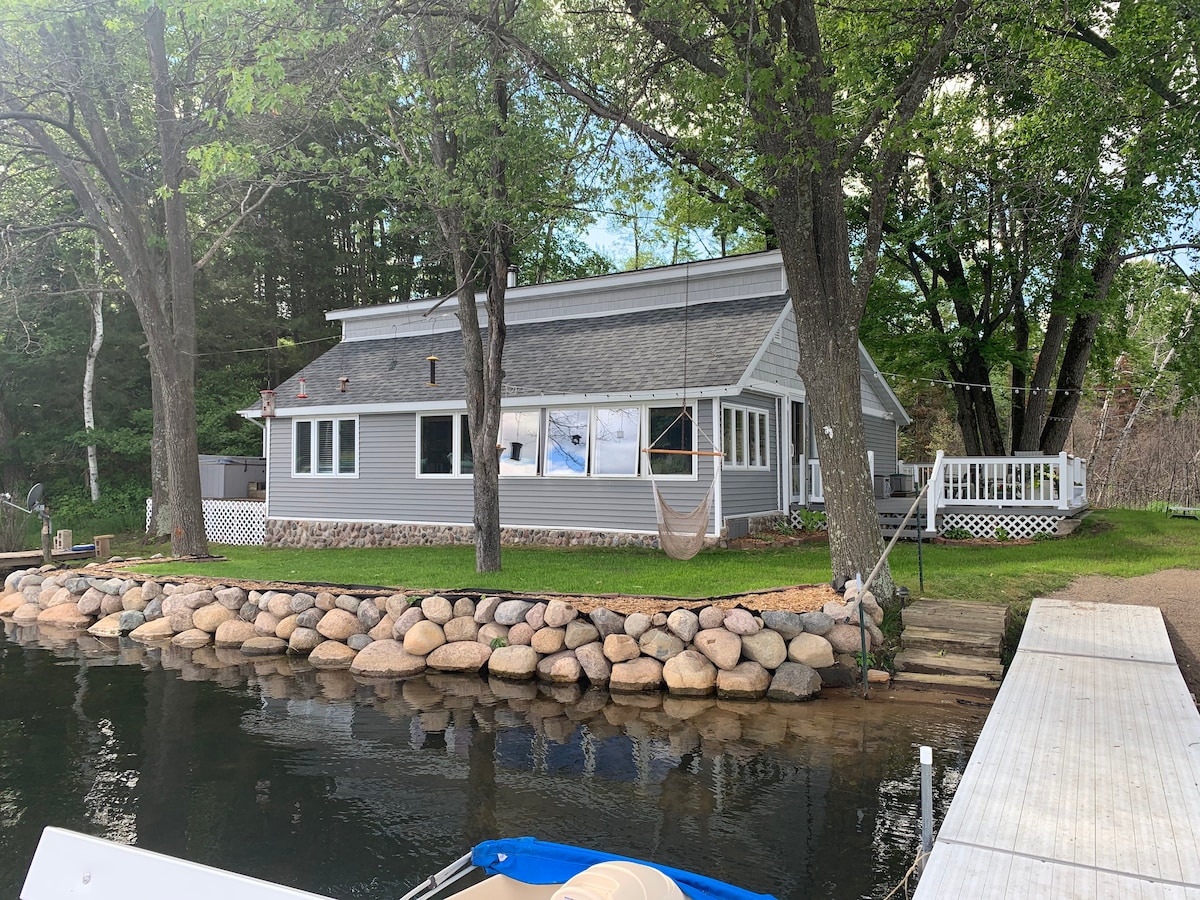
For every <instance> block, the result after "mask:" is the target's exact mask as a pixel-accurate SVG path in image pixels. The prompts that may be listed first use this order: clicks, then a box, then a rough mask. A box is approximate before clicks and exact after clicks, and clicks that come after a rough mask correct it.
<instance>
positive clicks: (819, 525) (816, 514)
mask: <svg viewBox="0 0 1200 900" xmlns="http://www.w3.org/2000/svg"><path fill="white" fill-rule="evenodd" d="M799 513H800V527H801V528H802V529H803V530H804V531H824V530H825V529H826V528H828V527H829V518H828V517H827V516H826V515H825V513H824V512H821V511H820V510H816V509H801V510H800V511H799Z"/></svg>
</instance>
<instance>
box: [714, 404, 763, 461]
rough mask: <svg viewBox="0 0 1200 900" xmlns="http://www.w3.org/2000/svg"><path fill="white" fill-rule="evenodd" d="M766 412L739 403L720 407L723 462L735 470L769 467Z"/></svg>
mask: <svg viewBox="0 0 1200 900" xmlns="http://www.w3.org/2000/svg"><path fill="white" fill-rule="evenodd" d="M767 424H768V419H767V413H766V412H764V411H763V410H759V409H748V408H746V407H742V406H724V407H722V409H721V438H722V443H723V447H724V452H725V465H726V466H727V467H729V468H735V469H768V468H770V465H771V464H770V459H771V456H770V453H769V447H768V444H769V439H768V437H767V434H768V431H767Z"/></svg>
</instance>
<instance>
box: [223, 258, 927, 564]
mask: <svg viewBox="0 0 1200 900" xmlns="http://www.w3.org/2000/svg"><path fill="white" fill-rule="evenodd" d="M480 307H481V312H482V307H483V301H482V298H481V301H480ZM456 308H457V305H456V303H455V301H454V300H453V298H452V299H450V300H444V301H434V300H425V301H416V302H412V303H404V304H391V305H386V306H377V307H367V308H359V309H349V310H341V311H336V312H331V313H328V314H327V316H328V318H329V319H330V320H333V321H338V322H341V324H342V340H341V342H340V343H338V344H337V345H336V346H335V347H333V348H332V349H330V350H329V351H328V352H327V353H325V354H324V355H323V356H321V357H320V358H318V359H317V360H316V361H314V362H313V363H312V364H311V365H309V366H307V367H306V368H304V369H303V370H302V371H301V372H299V373H298V374H297V375H296V376H294V377H293V378H290V379H289V380H288V381H286V382H284V383H283V384H282V385H280V386H279V387H278V388H276V390H275V392H274V395H273V396H272V395H268V396H269V397H270V399H271V400H272V401H273V405H274V409H273V415H269V414H268V415H267V416H264V415H263V413H264V410H263V408H262V407H261V406H258V407H255V408H253V409H247V410H244V411H243V414H244V415H246V416H249V417H253V418H258V417H263V421H264V445H265V448H266V449H265V455H266V458H267V467H266V484H267V500H266V503H267V508H266V519H267V522H266V543H267V545H268V546H296V547H329V546H395V545H403V544H414V543H451V542H456V541H470V540H472V526H471V521H472V485H471V478H472V457H471V446H470V440H469V432H468V426H467V415H466V405H465V402H464V399H463V398H464V396H465V387H464V374H463V351H462V341H461V336H460V334H459V328H458V319H457V318H456V316H455V312H456ZM506 319H507V323H508V335H507V342H506V347H505V354H504V371H505V377H504V399H503V402H502V417H501V424H500V437H499V441H498V444H499V447H498V452H499V453H500V517H501V525H502V527H503V529H504V534H503V538H504V540H505V541H506V542H510V543H542V544H552V545H586V544H597V545H598V544H606V545H616V544H634V545H644V546H654V545H656V543H657V521H656V517H655V503H654V500H653V496H652V490H651V485H650V473H649V467H650V465H651V464H652V465H653V470H654V479H655V481H656V482H657V484H658V486H659V489H660V490H661V491H662V493H663V495H664V499H665V500H666V502H667V503H669V504H670V505H671V506H672V507H675V508H676V509H679V510H690V509H693V508H695V507H697V506H699V504H700V503H701V501H702V500H703V498H704V496H705V494H706V493H707V491H708V489H709V487H710V485H711V486H712V487H713V498H712V502H711V512H710V518H709V527H708V537H709V538H710V539H711V540H712V541H713V542H716V541H719V540H720V539H722V538H724V537H737V536H740V535H742V534H745V533H746V532H747V531H748V530H750V529H751V528H752V527H754V526H755V525H756V524H757V523H758V522H760V521H765V520H767V519H769V518H772V517H779V516H781V515H783V514H786V513H787V512H788V511H789V510H793V509H796V508H798V507H800V506H805V505H808V504H809V503H810V502H811V501H819V500H820V499H821V497H820V494H821V492H820V468H819V463H818V462H817V460H816V458H815V446H814V442H813V440H812V437H811V428H810V425H809V421H808V414H807V408H806V404H805V391H804V384H803V382H801V380H800V378H799V377H798V376H797V374H796V365H797V351H796V340H795V333H796V332H795V322H794V320H793V317H792V314H791V300H790V297H789V294H788V287H787V279H786V276H785V274H784V271H783V265H782V262H781V259H780V256H779V253H778V252H774V251H769V252H765V253H756V254H749V255H745V256H738V257H729V258H724V259H717V260H708V261H704V262H693V263H688V264H684V265H676V266H665V267H661V268H655V269H642V270H638V271H633V272H622V273H618V274H615V275H604V276H599V277H595V278H585V279H580V280H577V281H569V282H557V283H552V284H540V285H528V286H514V287H511V288H509V290H508V295H507V302H506ZM484 324H486V323H484ZM860 355H861V360H862V367H863V373H864V375H863V379H862V385H863V387H862V409H863V414H864V417H865V422H866V433H867V444H868V447H869V449H870V451H871V456H872V468H873V469H874V471H875V472H876V473H879V474H884V475H888V474H891V473H893V472H895V471H896V470H897V469H896V466H897V459H896V433H897V428H898V427H899V426H901V425H905V424H908V422H909V418H908V416H907V414H906V413H905V411H904V409H903V408H902V407H901V406H900V403H899V401H898V400H897V399H896V396H895V394H894V393H893V392H892V391H891V389H890V388H889V387H888V385H887V383H886V381H885V380H884V379H883V378H882V377H880V376H879V371H878V369H877V368H876V367H875V365H874V363H873V362H872V361H871V359H870V357H869V356H868V355H867V352H866V350H865V349H862V348H861V345H860ZM429 357H436V370H435V372H433V373H431V368H430V361H429ZM431 374H432V375H433V377H432V378H431ZM684 407H686V408H687V411H688V416H687V417H684V418H680V415H679V413H680V410H681V408H684ZM270 412H271V410H268V413H270ZM649 447H653V448H654V449H655V450H682V451H701V453H703V452H707V453H709V454H710V455H701V453H695V455H692V454H691V453H675V454H659V453H654V454H650V453H647V452H646V449H647V448H649ZM651 460H652V461H653V462H652V463H651Z"/></svg>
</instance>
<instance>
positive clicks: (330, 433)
mask: <svg viewBox="0 0 1200 900" xmlns="http://www.w3.org/2000/svg"><path fill="white" fill-rule="evenodd" d="M292 474H293V475H318V476H336V475H357V474H358V420H357V419H352V418H351V419H296V420H294V423H293V427H292Z"/></svg>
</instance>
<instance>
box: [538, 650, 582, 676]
mask: <svg viewBox="0 0 1200 900" xmlns="http://www.w3.org/2000/svg"><path fill="white" fill-rule="evenodd" d="M582 675H583V667H582V666H581V665H579V659H578V658H577V657H576V656H575V651H573V650H563V651H562V652H561V653H555V654H553V655H551V656H547V657H545V658H544V659H543V660H542V661H541V662H539V663H538V664H537V676H538V678H539V679H541V680H542V681H549V682H551V683H552V684H574V683H575V682H577V681H579V679H580V677H581V676H582Z"/></svg>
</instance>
